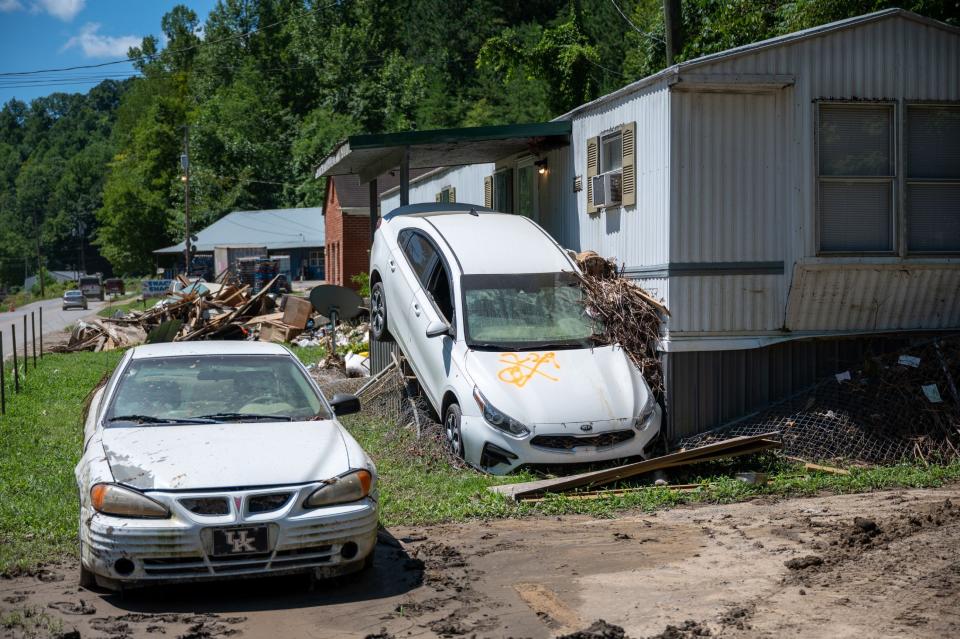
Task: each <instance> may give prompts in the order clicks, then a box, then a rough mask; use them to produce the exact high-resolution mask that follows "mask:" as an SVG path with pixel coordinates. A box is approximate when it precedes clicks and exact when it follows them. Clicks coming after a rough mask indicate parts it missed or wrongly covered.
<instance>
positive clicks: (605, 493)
mask: <svg viewBox="0 0 960 639" xmlns="http://www.w3.org/2000/svg"><path fill="white" fill-rule="evenodd" d="M700 487H701V484H667V485H662V486H634V487H633V488H610V489H608V490H587V491H583V492H578V493H570V494H569V495H564V496H563V498H564V499H603V498H604V497H620V496H622V495H630V494H632V493H642V492H644V491H650V490H658V489H661V488H666V489H667V490H676V491H679V492H684V491H689V490H696V489H698V488H700ZM547 499H549V497H524V498H522V499H519V500H518V501H523V502H526V503H531V504H537V503H540V502H543V501H546V500H547Z"/></svg>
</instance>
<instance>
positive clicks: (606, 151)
mask: <svg viewBox="0 0 960 639" xmlns="http://www.w3.org/2000/svg"><path fill="white" fill-rule="evenodd" d="M621 168H623V134H621V132H620V130H619V129H618V130H617V131H616V132H615V133H611V134H609V135H605V136H603V137H601V138H600V171H599V172H600V173H611V172H613V171H619V170H620V169H621Z"/></svg>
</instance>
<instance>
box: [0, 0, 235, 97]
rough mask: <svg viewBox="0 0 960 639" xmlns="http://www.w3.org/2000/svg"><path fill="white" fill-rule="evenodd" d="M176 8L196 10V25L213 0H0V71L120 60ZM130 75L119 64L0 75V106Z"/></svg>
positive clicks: (127, 67) (157, 32)
mask: <svg viewBox="0 0 960 639" xmlns="http://www.w3.org/2000/svg"><path fill="white" fill-rule="evenodd" d="M177 4H185V5H187V6H189V7H190V8H191V9H193V10H194V11H196V12H197V15H198V16H199V17H200V20H201V23H202V22H203V21H204V20H205V19H206V16H207V14H208V13H209V12H210V9H212V8H213V6H214V5H215V4H216V0H180V1H179V2H177V1H175V0H0V73H9V72H14V71H32V70H36V69H59V68H63V67H71V66H79V65H87V64H99V63H103V62H110V61H113V60H122V59H124V58H126V57H127V54H126V52H127V48H128V47H130V46H131V45H139V44H140V40H141V38H143V36H145V35H150V34H153V35H155V36H158V37H159V36H160V18H162V17H163V15H164V14H165V13H166V12H168V11H169V10H170V9H171V8H173V7H174V6H175V5H177ZM132 73H133V69H132V67H131V66H130V64H129V63H124V64H115V65H109V66H104V67H100V68H96V69H85V70H77V71H70V72H58V73H50V74H44V75H32V76H20V77H16V76H8V75H0V104H3V103H6V102H7V101H8V100H10V99H11V98H17V99H20V100H24V101H29V100H31V99H33V98H36V97H38V96H42V95H48V94H50V93H54V92H56V91H66V92H71V93H73V92H83V93H85V92H86V91H88V90H90V88H92V87H93V86H95V85H96V83H97V82H98V81H99V80H100V79H102V78H103V77H106V76H111V77H118V78H122V77H126V76H128V75H132Z"/></svg>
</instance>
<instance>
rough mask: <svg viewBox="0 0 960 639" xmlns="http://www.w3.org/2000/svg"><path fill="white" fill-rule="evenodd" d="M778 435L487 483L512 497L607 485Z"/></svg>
mask: <svg viewBox="0 0 960 639" xmlns="http://www.w3.org/2000/svg"><path fill="white" fill-rule="evenodd" d="M778 435H779V433H776V432H774V433H765V434H763V435H754V436H751V437H735V438H733V439H728V440H725V441H722V442H716V443H713V444H707V445H706V446H700V447H698V448H692V449H690V450H682V451H678V452H675V453H671V454H669V455H664V456H663V457H657V458H654V459H648V460H645V461H641V462H636V463H633V464H627V465H625V466H617V467H615V468H605V469H603V470H597V471H592V472H588V473H581V474H579V475H571V476H569V477H558V478H556V479H542V480H539V481H531V482H524V483H521V484H503V485H500V486H491V487H490V488H489V490H491V491H493V492H495V493H500V494H503V495H505V496H507V497H510V498H512V499H519V498H522V497H527V496H532V495H539V494H542V493H545V492H564V491H567V490H570V489H573V488H580V487H583V486H596V485H601V484H608V483H610V482H613V481H617V480H618V479H627V478H628V477H634V476H636V475H642V474H643V473H649V472H651V471H654V470H661V469H664V468H672V467H675V466H683V465H686V464H691V463H695V462H696V461H701V460H702V459H706V458H710V459H714V458H715V457H713V456H714V455H718V454H719V456H720V457H729V456H733V455H732V453H734V452H737V451H738V449H746V448H748V447H750V446H751V445H752V444H761V445H762V449H766V448H772V447H774V446H779V442H778V441H776V440H774V439H772V438H774V437H777V436H778ZM752 452H756V451H752Z"/></svg>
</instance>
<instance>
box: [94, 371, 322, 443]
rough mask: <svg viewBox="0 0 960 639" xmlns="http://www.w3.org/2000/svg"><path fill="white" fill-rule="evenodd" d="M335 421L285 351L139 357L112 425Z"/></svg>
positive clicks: (124, 380) (111, 412) (119, 392)
mask: <svg viewBox="0 0 960 639" xmlns="http://www.w3.org/2000/svg"><path fill="white" fill-rule="evenodd" d="M317 418H319V419H330V418H331V417H330V414H329V412H328V410H327V409H326V407H325V406H324V403H323V402H322V400H321V399H320V397H318V396H317V393H316V391H315V390H314V389H313V386H312V385H311V384H310V382H309V380H308V379H307V378H306V376H305V375H304V373H303V371H302V370H301V369H300V367H299V366H298V365H297V364H296V362H294V361H293V359H292V358H290V357H288V356H284V355H204V356H184V357H156V358H145V359H134V360H132V361H131V362H130V364H129V365H128V366H127V368H126V369H125V370H124V371H123V373H122V375H121V377H120V380H119V382H118V383H117V389H116V391H115V392H114V394H113V400H112V402H111V404H110V407H109V409H108V410H107V412H106V414H105V416H104V419H105V423H106V425H108V426H110V425H129V424H130V423H136V424H157V423H190V422H191V421H192V420H196V422H195V423H211V422H222V421H263V422H271V421H274V422H276V421H303V420H308V419H317Z"/></svg>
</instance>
